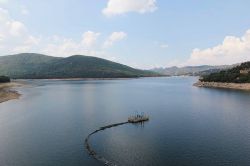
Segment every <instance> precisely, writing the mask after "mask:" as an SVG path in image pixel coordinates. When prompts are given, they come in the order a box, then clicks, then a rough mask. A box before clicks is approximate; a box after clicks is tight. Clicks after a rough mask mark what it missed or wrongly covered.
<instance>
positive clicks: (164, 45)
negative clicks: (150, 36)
mask: <svg viewBox="0 0 250 166" xmlns="http://www.w3.org/2000/svg"><path fill="white" fill-rule="evenodd" d="M160 47H161V48H168V45H167V44H161V45H160Z"/></svg>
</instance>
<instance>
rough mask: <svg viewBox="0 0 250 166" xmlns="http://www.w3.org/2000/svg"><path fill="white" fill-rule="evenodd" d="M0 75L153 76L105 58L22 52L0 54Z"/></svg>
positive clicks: (46, 77) (20, 77)
mask: <svg viewBox="0 0 250 166" xmlns="http://www.w3.org/2000/svg"><path fill="white" fill-rule="evenodd" d="M0 75H6V76H9V77H10V78H14V79H52V78H130V77H150V76H157V75H158V74H156V73H155V72H152V71H145V70H139V69H134V68H132V67H129V66H126V65H122V64H119V63H116V62H112V61H109V60H105V59H101V58H97V57H91V56H83V55H74V56H70V57H67V58H62V57H52V56H47V55H43V54H35V53H22V54H15V55H8V56H0Z"/></svg>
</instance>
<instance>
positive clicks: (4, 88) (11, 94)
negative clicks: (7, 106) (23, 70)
mask: <svg viewBox="0 0 250 166" xmlns="http://www.w3.org/2000/svg"><path fill="white" fill-rule="evenodd" d="M20 86H22V83H20V82H15V81H14V82H10V83H1V84H0V103H3V102H6V101H9V100H14V99H19V97H20V96H21V94H20V93H18V91H17V90H15V89H14V88H16V87H20Z"/></svg>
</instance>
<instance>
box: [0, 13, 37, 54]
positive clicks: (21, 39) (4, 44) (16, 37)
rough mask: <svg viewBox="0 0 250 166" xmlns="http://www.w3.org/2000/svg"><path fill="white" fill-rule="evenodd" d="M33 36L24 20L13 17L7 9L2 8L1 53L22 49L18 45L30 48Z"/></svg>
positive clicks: (0, 28) (0, 24)
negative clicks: (20, 20)
mask: <svg viewBox="0 0 250 166" xmlns="http://www.w3.org/2000/svg"><path fill="white" fill-rule="evenodd" d="M33 38H34V37H33V36H32V35H29V34H28V30H27V28H26V27H25V25H24V24H23V23H22V22H19V21H16V20H14V19H12V18H11V17H10V15H9V13H8V11H7V10H5V9H2V8H0V48H1V53H10V52H14V51H15V50H20V49H17V48H16V47H18V48H26V49H28V48H29V47H30V46H31V44H30V43H31V39H33ZM22 50H24V49H22Z"/></svg>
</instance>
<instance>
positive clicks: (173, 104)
mask: <svg viewBox="0 0 250 166" xmlns="http://www.w3.org/2000/svg"><path fill="white" fill-rule="evenodd" d="M196 79H197V78H193V77H172V78H143V79H131V80H96V81H45V80H44V81H29V83H30V84H32V85H34V86H33V87H23V88H20V92H21V93H22V94H23V95H22V97H21V99H19V100H13V101H9V102H5V103H2V104H0V165H1V166H99V165H101V164H99V163H98V162H96V161H95V160H93V159H92V158H90V157H89V156H88V155H87V153H86V151H85V149H84V139H85V137H86V136H87V135H88V133H90V132H91V131H93V130H95V129H97V128H98V127H100V126H103V125H107V124H110V123H115V122H122V121H125V120H126V119H127V117H128V116H129V115H131V114H134V113H135V112H136V111H139V112H145V113H147V114H149V115H150V121H149V122H148V123H145V124H144V126H140V125H130V124H128V125H124V126H120V127H117V128H112V129H109V130H105V131H104V132H101V133H98V134H96V135H95V137H93V138H92V139H91V144H92V145H93V147H94V148H95V149H96V151H97V152H98V153H100V154H102V155H103V156H105V157H106V158H107V159H110V160H113V161H115V162H116V163H117V164H120V165H123V166H124V165H129V166H130V165H131V166H139V165H143V166H149V165H150V166H151V165H156V166H157V165H161V166H168V165H169V166H202V165H204V166H217V165H218V166H247V165H250V93H248V92H243V91H233V90H219V89H206V88H196V87H193V86H192V84H193V83H194V82H195V81H196Z"/></svg>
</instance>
